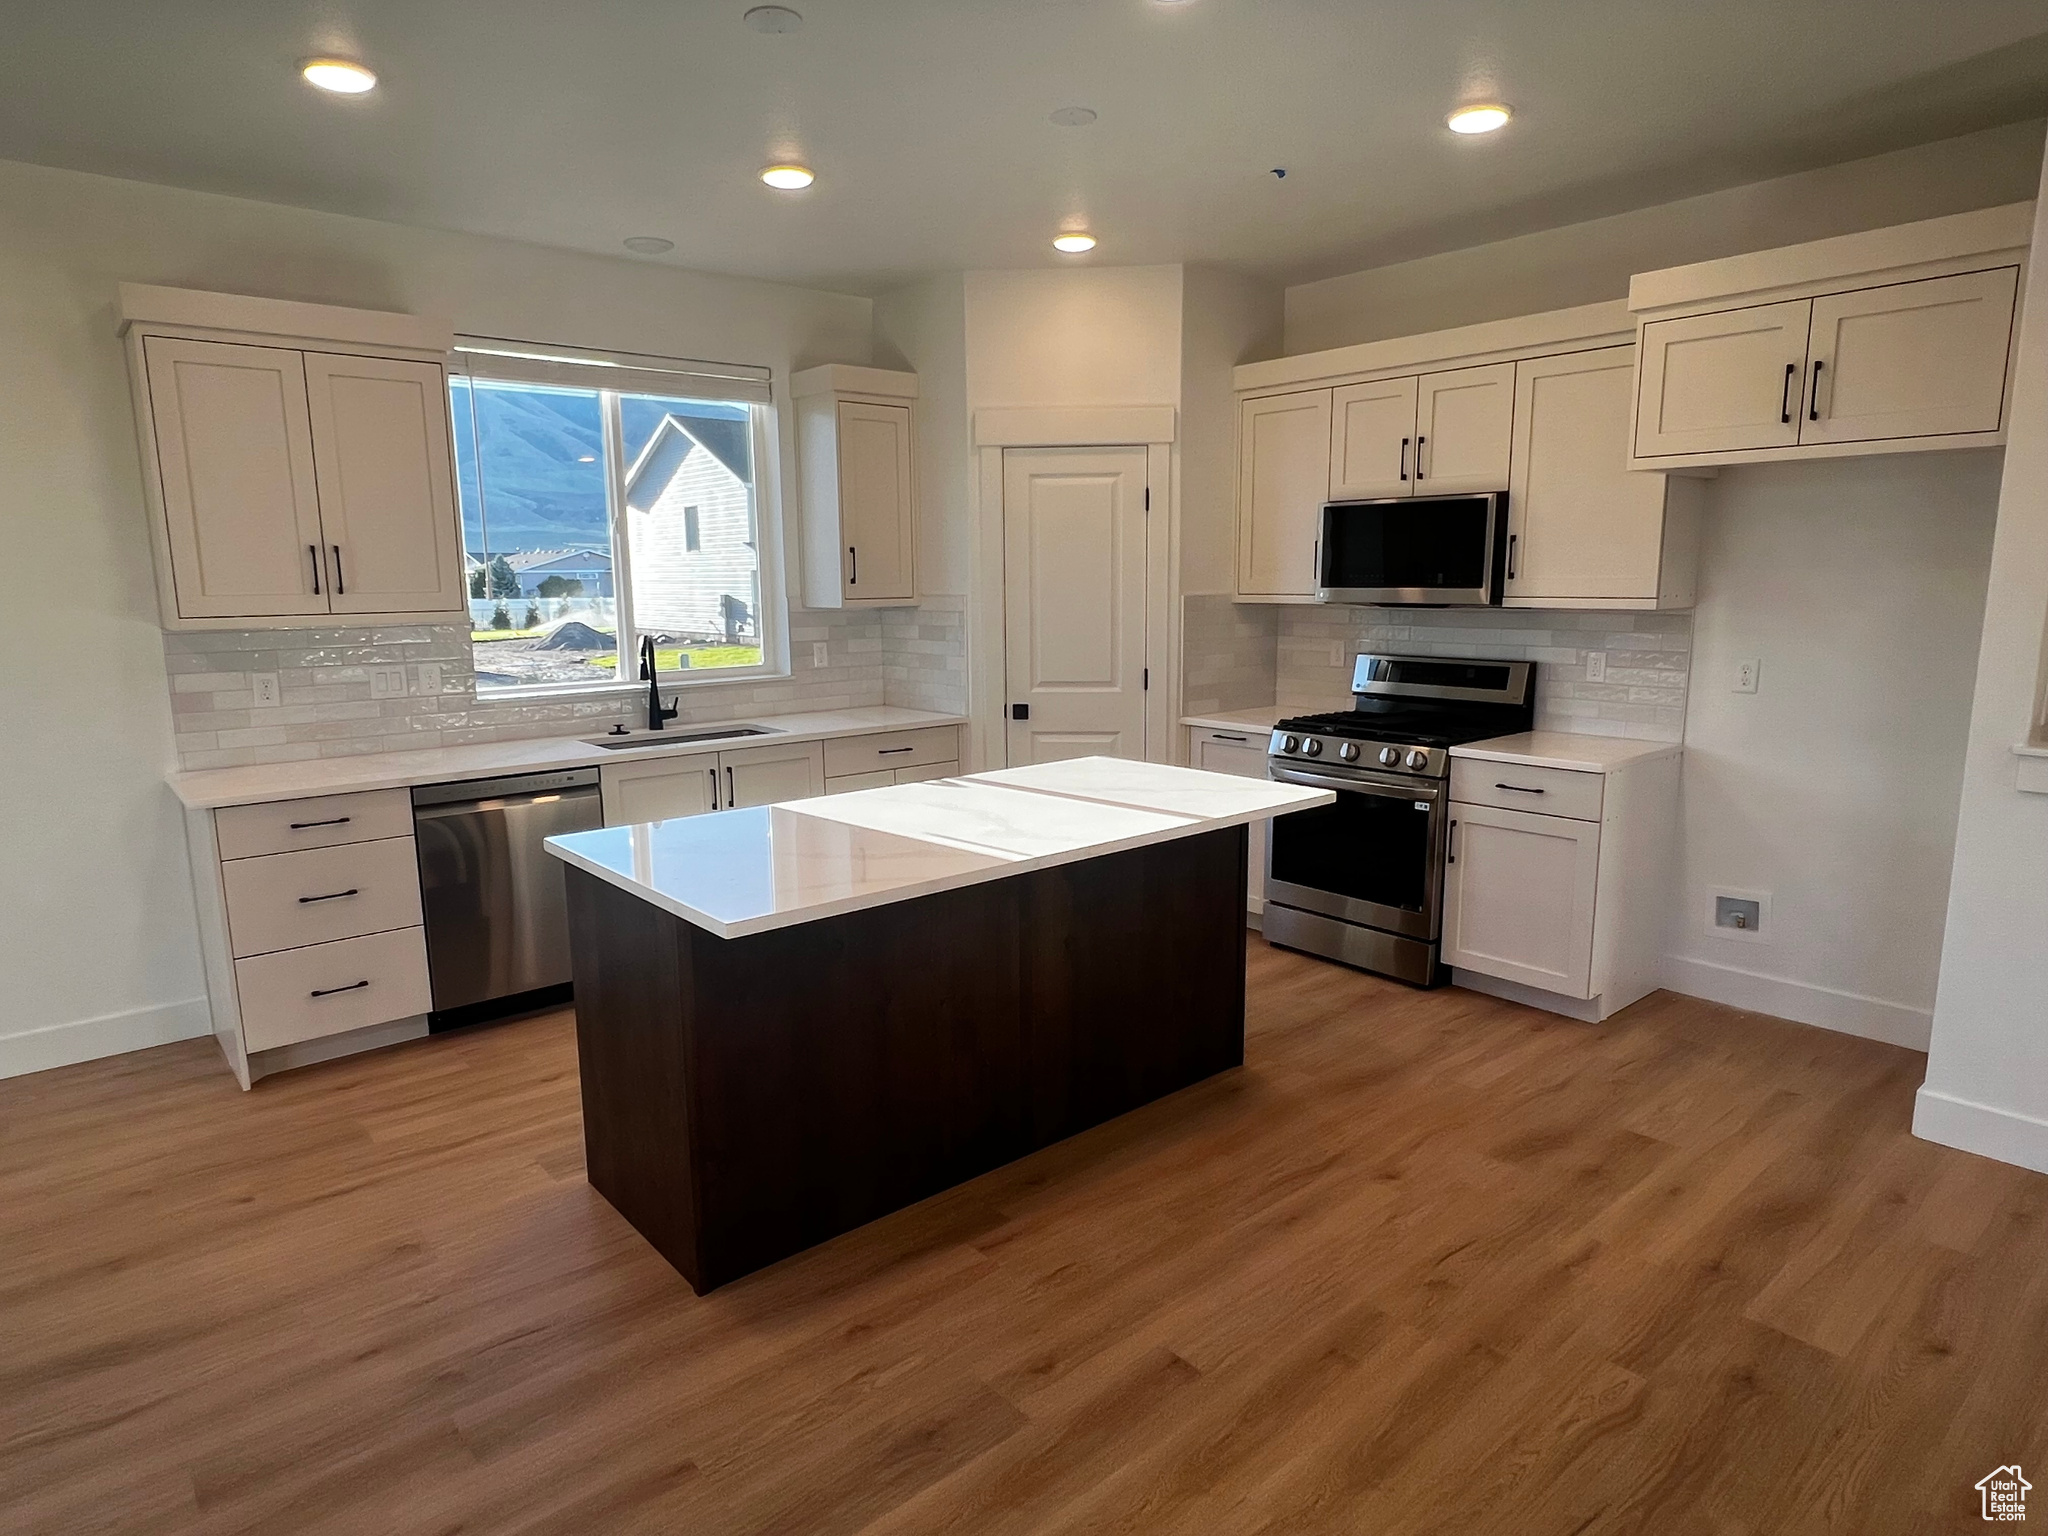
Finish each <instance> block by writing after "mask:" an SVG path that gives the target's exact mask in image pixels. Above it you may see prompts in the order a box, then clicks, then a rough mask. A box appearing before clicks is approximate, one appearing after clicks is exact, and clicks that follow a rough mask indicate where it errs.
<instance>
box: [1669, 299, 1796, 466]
mask: <svg viewBox="0 0 2048 1536" xmlns="http://www.w3.org/2000/svg"><path fill="white" fill-rule="evenodd" d="M1811 310H1812V306H1811V305H1809V304H1808V303H1807V302H1806V301H1805V300H1803V299H1802V300H1801V301H1799V302H1798V303H1796V304H1761V305H1757V306H1755V307H1754V308H1750V309H1736V310H1729V311H1726V312H1725V313H1722V314H1715V315H1692V316H1688V317H1687V318H1685V319H1682V320H1658V321H1654V322H1652V323H1650V324H1648V325H1645V326H1644V327H1643V338H1642V386H1641V388H1640V390H1639V392H1638V395H1637V400H1636V437H1635V451H1636V457H1638V458H1653V457H1658V456H1662V455H1668V454H1680V453H1719V452H1724V451H1728V450H1733V449H1754V448H1784V447H1789V446H1791V445H1792V444H1794V443H1797V442H1798V441H1799V411H1800V402H1801V400H1802V398H1803V396H1802V394H1801V389H1800V368H1801V365H1802V364H1804V362H1805V361H1806V327H1807V322H1808V319H1809V318H1810V315H1811Z"/></svg>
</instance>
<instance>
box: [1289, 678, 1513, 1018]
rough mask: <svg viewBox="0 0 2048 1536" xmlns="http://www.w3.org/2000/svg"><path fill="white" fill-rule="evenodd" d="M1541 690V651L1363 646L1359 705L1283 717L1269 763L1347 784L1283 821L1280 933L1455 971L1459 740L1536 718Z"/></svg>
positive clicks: (1369, 965) (1377, 958) (1383, 965)
mask: <svg viewBox="0 0 2048 1536" xmlns="http://www.w3.org/2000/svg"><path fill="white" fill-rule="evenodd" d="M1535 689H1536V667H1535V663H1533V662H1527V661H1486V660H1480V659H1471V660H1466V659H1449V658H1445V657H1441V656H1360V657H1359V658H1358V662H1357V665H1356V666H1355V667H1354V668H1353V669H1352V674H1351V697H1352V707H1351V708H1350V709H1346V710H1339V711H1337V712H1335V713H1332V714H1327V715H1297V716H1295V717H1293V718H1291V719H1287V720H1282V721H1281V722H1280V723H1279V725H1278V726H1276V727H1275V728H1274V731H1273V738H1272V742H1271V744H1270V745H1269V746H1268V748H1267V758H1266V771H1267V773H1268V775H1269V776H1270V777H1272V778H1274V779H1277V780H1279V781H1281V782H1282V783H1287V784H1310V785H1314V786H1315V787H1316V788H1319V789H1333V790H1336V791H1338V794H1337V801H1336V803H1335V804H1334V805H1328V806H1320V807H1318V808H1316V809H1315V810H1311V811H1296V812H1294V813H1293V814H1292V815H1287V816H1282V817H1279V818H1278V819H1276V820H1275V821H1274V822H1273V826H1272V831H1271V834H1270V835H1269V836H1268V838H1267V840H1266V912H1265V924H1264V927H1265V935H1266V939H1267V941H1268V942H1270V943H1274V944H1281V945H1284V946H1286V947H1287V948H1289V949H1300V950H1306V951H1307V952H1308V953H1310V954H1314V955H1324V956H1327V957H1328V958H1330V959H1332V960H1341V961H1343V962H1344V963H1345V964H1346V965H1355V966H1358V967H1359V968H1361V969H1363V970H1368V971H1378V972H1380V973H1381V974H1382V975H1386V976H1392V977H1395V978H1397V979H1398V980H1401V981H1406V982H1412V983H1414V984H1415V985H1417V986H1424V987H1430V986H1436V985H1438V984H1439V983H1441V982H1442V981H1443V980H1444V979H1445V976H1444V971H1443V966H1442V965H1441V963H1440V962H1439V960H1438V958H1437V951H1438V942H1439V940H1440V938H1441V936H1442V932H1443V888H1444V865H1445V861H1446V859H1447V858H1448V857H1450V856H1451V855H1450V850H1449V824H1450V815H1449V809H1450V775H1451V759H1450V750H1449V749H1450V748H1452V747H1454V746H1457V745H1458V744H1460V743H1461V742H1468V741H1484V740H1486V739H1487V738H1488V737H1492V736H1509V735H1513V734H1514V733H1516V732H1518V731H1526V730H1528V729H1529V727H1530V724H1531V722H1532V720H1533V718H1534V713H1535V711H1534V706H1533V701H1534V699H1535Z"/></svg>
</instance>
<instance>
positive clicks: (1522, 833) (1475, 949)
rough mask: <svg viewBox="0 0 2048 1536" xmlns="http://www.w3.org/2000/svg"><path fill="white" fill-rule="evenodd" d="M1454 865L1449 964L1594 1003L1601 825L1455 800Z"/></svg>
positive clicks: (1448, 873) (1448, 887) (1447, 917)
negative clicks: (1590, 987)
mask: <svg viewBox="0 0 2048 1536" xmlns="http://www.w3.org/2000/svg"><path fill="white" fill-rule="evenodd" d="M1450 856H1451V860H1452V862H1450V863H1449V864H1447V865H1446V866H1445V882H1444V941H1443V957H1444V963H1445V964H1446V965H1455V966H1462V967H1463V968H1464V969H1466V970H1468V971H1478V972H1480V973H1481V974H1482V975H1486V976H1498V977H1501V978H1502V979H1503V980H1506V981H1519V982H1522V983H1523V984H1525V985H1527V986H1532V987H1540V988H1542V989H1543V990H1544V991H1546V992H1558V993H1562V994H1563V995H1564V996H1566V997H1577V998H1584V997H1586V996H1587V995H1588V991H1587V987H1588V983H1589V982H1590V980H1591V978H1592V971H1593V893H1594V885H1595V881H1596V877H1597V875H1598V873H1599V868H1600V826H1599V823H1597V822H1591V821H1569V820H1567V819H1565V818H1564V817H1562V816H1536V815H1531V814H1530V813H1528V812H1526V811H1503V810H1496V809H1494V808H1493V807H1491V806H1482V805H1465V804H1462V803H1459V802H1457V801H1453V802H1452V804H1451V849H1450Z"/></svg>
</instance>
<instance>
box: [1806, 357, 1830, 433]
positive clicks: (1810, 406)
mask: <svg viewBox="0 0 2048 1536" xmlns="http://www.w3.org/2000/svg"><path fill="white" fill-rule="evenodd" d="M1825 366H1826V364H1825V363H1823V362H1822V361H1821V359H1819V358H1817V357H1816V358H1815V359H1814V360H1813V398H1812V399H1811V400H1809V401H1808V402H1807V406H1806V419H1807V420H1808V421H1819V420H1820V371H1821V369H1822V368H1823V367H1825Z"/></svg>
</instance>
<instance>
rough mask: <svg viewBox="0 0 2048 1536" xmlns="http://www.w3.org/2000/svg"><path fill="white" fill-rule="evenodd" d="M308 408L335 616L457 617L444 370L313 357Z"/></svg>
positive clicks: (457, 552)
mask: <svg viewBox="0 0 2048 1536" xmlns="http://www.w3.org/2000/svg"><path fill="white" fill-rule="evenodd" d="M306 400H307V403H308V405H309V406H310V407H311V410H312V423H313V465H314V470H315V473H316V474H317V476H318V479H319V486H320V525H321V528H322V530H323V533H322V539H323V542H324V544H325V545H326V548H325V550H324V551H323V553H324V555H325V556H326V559H327V561H328V575H329V581H330V584H331V595H332V598H333V609H334V612H336V613H446V612H453V611H456V610H459V609H461V608H462V607H463V605H464V602H465V600H466V594H465V593H464V591H463V585H462V541H461V533H460V525H459V523H458V522H457V520H456V514H455V487H454V478H453V473H452V470H451V460H450V458H449V454H448V381H447V377H446V376H445V375H444V374H443V372H442V370H441V369H440V367H439V366H438V365H437V364H434V363H411V362H404V361H401V360H399V359H395V358H386V357H343V356H338V355H336V354H333V353H327V352H308V353H307V354H306Z"/></svg>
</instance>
